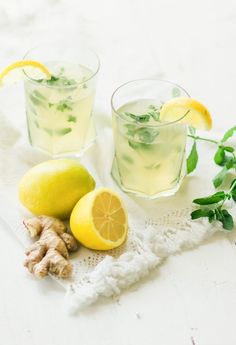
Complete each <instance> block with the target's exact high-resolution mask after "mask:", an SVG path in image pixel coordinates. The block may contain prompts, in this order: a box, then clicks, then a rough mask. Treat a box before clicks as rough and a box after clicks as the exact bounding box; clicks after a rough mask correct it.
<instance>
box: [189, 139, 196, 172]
mask: <svg viewBox="0 0 236 345" xmlns="http://www.w3.org/2000/svg"><path fill="white" fill-rule="evenodd" d="M197 163H198V153H197V146H196V142H195V141H194V143H193V146H192V149H191V152H190V154H189V156H188V158H187V173H188V174H190V173H191V172H192V171H193V170H194V169H195V168H196V166H197Z"/></svg>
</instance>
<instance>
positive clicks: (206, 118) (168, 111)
mask: <svg viewBox="0 0 236 345" xmlns="http://www.w3.org/2000/svg"><path fill="white" fill-rule="evenodd" d="M160 120H161V121H163V122H174V121H178V120H179V121H180V122H182V123H186V124H187V125H189V126H191V127H194V128H196V129H202V130H210V129H211V128H212V118H211V115H210V113H209V111H208V110H207V108H206V107H205V106H204V105H203V104H202V103H200V102H199V101H197V100H195V99H192V98H186V97H176V98H172V99H171V100H169V101H167V102H166V103H164V104H163V106H162V108H161V110H160Z"/></svg>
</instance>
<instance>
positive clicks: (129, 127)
mask: <svg viewBox="0 0 236 345" xmlns="http://www.w3.org/2000/svg"><path fill="white" fill-rule="evenodd" d="M160 108H161V104H160V103H158V102H157V101H156V100H155V99H140V100H136V101H132V102H129V103H126V104H124V105H123V106H121V107H120V108H119V109H117V111H116V113H114V114H113V132H114V140H115V158H114V161H113V167H112V175H113V177H114V178H115V180H116V181H117V182H118V183H119V185H120V186H121V187H122V189H124V190H125V191H130V192H135V193H136V194H139V195H145V196H149V197H155V196H156V195H161V194H162V193H164V194H165V195H168V192H170V193H171V194H172V193H173V189H177V188H178V186H179V182H180V180H181V179H182V177H183V175H184V172H185V168H184V167H185V165H184V157H185V144H186V125H184V124H182V123H178V122H177V123H162V122H161V121H160ZM117 114H120V116H119V115H117Z"/></svg>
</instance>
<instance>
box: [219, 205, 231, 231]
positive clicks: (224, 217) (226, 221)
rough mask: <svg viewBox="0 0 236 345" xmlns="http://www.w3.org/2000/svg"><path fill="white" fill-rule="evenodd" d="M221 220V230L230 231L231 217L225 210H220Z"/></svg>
mask: <svg viewBox="0 0 236 345" xmlns="http://www.w3.org/2000/svg"><path fill="white" fill-rule="evenodd" d="M220 212H221V220H220V222H221V223H222V224H223V228H224V229H225V230H232V229H233V227H234V221H233V217H232V216H231V214H229V212H228V211H227V210H221V211H220Z"/></svg>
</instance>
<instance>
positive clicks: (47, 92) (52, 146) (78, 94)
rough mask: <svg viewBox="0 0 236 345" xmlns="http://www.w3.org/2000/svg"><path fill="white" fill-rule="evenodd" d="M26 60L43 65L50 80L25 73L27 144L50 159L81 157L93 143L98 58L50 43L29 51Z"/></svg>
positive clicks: (89, 53) (85, 51) (71, 45)
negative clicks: (93, 112)
mask: <svg viewBox="0 0 236 345" xmlns="http://www.w3.org/2000/svg"><path fill="white" fill-rule="evenodd" d="M24 59H25V60H37V61H40V62H41V63H43V64H44V65H45V66H46V67H47V68H48V70H49V71H50V73H51V74H52V78H51V79H50V80H47V79H46V78H45V79H40V80H35V79H31V78H30V77H29V76H28V75H27V74H26V73H25V82H24V86H25V99H26V116H27V125H28V136H29V141H30V143H31V145H32V146H33V147H37V148H39V149H41V150H43V151H44V152H46V153H48V154H50V155H51V156H53V157H57V156H63V155H67V154H68V155H70V154H75V155H81V154H82V153H83V152H84V150H86V149H87V148H88V147H89V146H90V145H91V144H92V142H93V141H94V140H95V136H96V131H95V125H94V121H93V114H92V109H93V103H94V97H95V82H96V75H97V72H98V70H99V59H98V57H97V56H96V54H94V53H93V52H92V51H90V50H88V49H85V48H84V47H79V46H78V45H76V44H75V45H73V44H70V45H68V46H67V45H66V44H64V42H63V44H59V45H56V44H51V45H46V44H45V45H44V46H40V47H38V48H35V49H32V50H31V51H29V52H28V53H27V54H26V55H25V57H24Z"/></svg>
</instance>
